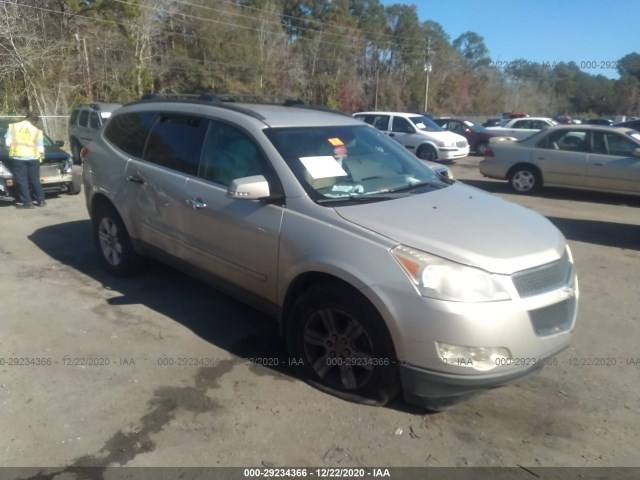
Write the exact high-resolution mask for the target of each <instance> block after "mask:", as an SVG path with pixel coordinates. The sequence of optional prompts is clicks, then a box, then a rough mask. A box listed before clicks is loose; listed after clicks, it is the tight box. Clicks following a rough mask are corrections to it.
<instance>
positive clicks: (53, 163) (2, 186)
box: [0, 118, 82, 198]
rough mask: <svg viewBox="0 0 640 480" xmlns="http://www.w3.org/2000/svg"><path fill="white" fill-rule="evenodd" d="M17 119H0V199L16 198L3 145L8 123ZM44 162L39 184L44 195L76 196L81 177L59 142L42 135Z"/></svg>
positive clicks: (7, 157)
mask: <svg viewBox="0 0 640 480" xmlns="http://www.w3.org/2000/svg"><path fill="white" fill-rule="evenodd" d="M16 121H18V119H6V118H0V197H5V196H9V197H13V198H16V194H17V192H16V188H17V185H16V183H15V182H14V180H13V173H12V172H11V169H10V168H9V163H8V162H7V160H9V151H8V150H7V148H6V146H5V143H4V136H5V134H6V132H7V129H8V126H9V124H10V123H14V122H16ZM43 141H44V161H43V162H42V164H41V165H40V182H41V183H42V189H43V190H44V192H45V193H69V194H71V195H77V194H79V193H80V191H81V189H82V177H81V176H80V174H79V173H76V172H74V171H73V162H72V161H71V159H70V157H69V154H68V153H67V152H65V151H64V150H62V149H61V148H60V147H62V146H64V142H63V141H61V140H58V141H55V142H54V141H53V140H51V138H49V136H47V135H46V134H45V135H44V139H43Z"/></svg>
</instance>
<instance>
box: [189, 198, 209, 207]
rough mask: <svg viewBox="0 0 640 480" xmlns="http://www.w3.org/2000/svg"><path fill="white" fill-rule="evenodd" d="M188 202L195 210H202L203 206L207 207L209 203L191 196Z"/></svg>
mask: <svg viewBox="0 0 640 480" xmlns="http://www.w3.org/2000/svg"><path fill="white" fill-rule="evenodd" d="M186 202H187V203H188V204H189V205H191V207H192V208H193V209H194V210H200V209H201V208H207V204H206V203H204V202H203V201H202V199H200V198H189V199H187V200H186Z"/></svg>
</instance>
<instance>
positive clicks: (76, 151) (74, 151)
mask: <svg viewBox="0 0 640 480" xmlns="http://www.w3.org/2000/svg"><path fill="white" fill-rule="evenodd" d="M81 149H82V146H81V145H80V144H79V143H78V141H77V140H73V141H72V142H71V158H72V159H73V164H74V165H81V164H82V162H81V160H80V150H81Z"/></svg>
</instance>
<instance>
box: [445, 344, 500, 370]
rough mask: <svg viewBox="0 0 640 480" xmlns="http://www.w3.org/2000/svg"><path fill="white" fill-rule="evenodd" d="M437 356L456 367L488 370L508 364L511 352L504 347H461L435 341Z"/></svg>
mask: <svg viewBox="0 0 640 480" xmlns="http://www.w3.org/2000/svg"><path fill="white" fill-rule="evenodd" d="M436 349H437V351H438V356H439V357H440V359H441V360H442V362H443V363H446V364H447V365H455V366H457V367H471V368H473V369H474V370H478V371H479V372H488V371H489V370H493V369H494V368H496V367H498V366H500V365H508V364H509V363H510V360H511V352H510V351H509V349H508V348H505V347H461V346H458V345H450V344H448V343H438V342H436Z"/></svg>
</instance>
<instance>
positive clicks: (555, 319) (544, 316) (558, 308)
mask: <svg viewBox="0 0 640 480" xmlns="http://www.w3.org/2000/svg"><path fill="white" fill-rule="evenodd" d="M575 309H576V298H575V297H571V298H568V299H567V300H563V301H562V302H559V303H555V304H553V305H549V306H548V307H543V308H538V309H537V310H531V311H530V312H529V319H530V320H531V325H532V326H533V330H534V331H535V332H536V335H537V336H538V337H546V336H548V335H553V334H554V333H560V332H564V331H567V330H569V328H571V321H572V319H573V315H574V312H575Z"/></svg>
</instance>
